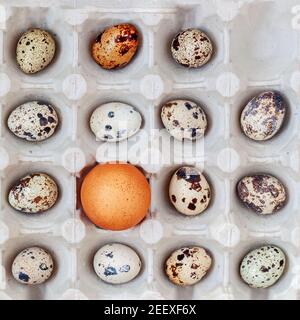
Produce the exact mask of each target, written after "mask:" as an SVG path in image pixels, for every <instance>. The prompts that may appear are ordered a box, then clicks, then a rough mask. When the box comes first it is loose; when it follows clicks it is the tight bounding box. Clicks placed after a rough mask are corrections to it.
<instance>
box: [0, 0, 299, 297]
mask: <svg viewBox="0 0 300 320" xmlns="http://www.w3.org/2000/svg"><path fill="white" fill-rule="evenodd" d="M121 22H131V23H133V24H135V25H136V26H137V27H138V29H139V31H140V34H141V38H142V41H141V46H140V49H139V52H138V54H137V56H136V57H135V58H134V60H133V61H132V63H130V64H129V65H128V66H127V67H125V68H123V69H120V70H114V71H106V70H103V69H101V68H100V67H99V66H97V65H96V64H95V62H94V61H93V59H92V58H91V55H90V44H91V41H92V40H93V39H94V38H95V37H96V36H97V35H98V34H99V33H100V32H101V30H103V29H104V28H105V27H107V26H109V25H112V24H117V23H121ZM29 27H40V28H44V29H47V30H49V31H50V32H52V33H53V34H54V35H55V39H56V41H57V44H58V52H57V55H56V58H55V61H54V62H53V63H52V64H51V65H50V66H49V67H48V68H46V69H45V70H43V71H42V72H40V73H37V74H35V75H26V74H23V73H22V72H21V71H20V70H19V68H18V66H17V64H16V61H15V47H16V42H17V40H18V38H19V36H20V35H21V34H22V33H23V32H24V31H26V30H27V29H28V28H29ZM188 27H196V28H200V29H203V30H204V31H206V32H207V33H208V35H209V36H210V38H211V39H212V40H213V42H214V45H215V49H216V50H215V54H214V57H213V59H212V60H211V61H210V63H208V64H207V65H206V66H204V67H203V68H201V69H195V70H189V69H187V68H184V67H182V66H180V65H178V64H176V62H175V61H174V60H173V59H172V57H171V54H170V42H171V40H172V38H173V36H174V35H176V34H177V33H178V32H179V31H180V30H182V29H185V28H188ZM299 60H300V5H299V1H298V0H286V1H281V0H273V1H272V0H268V1H263V0H262V1H259V0H245V1H238V0H215V1H209V0H190V1H189V0H181V1H179V0H175V1H174V0H172V1H171V0H170V1H168V0H164V1H163V0H161V1H158V0H144V1H138V0H132V1H116V0H110V1H104V0H103V1H101V0H97V1H96V0H94V1H92V0H77V1H76V0H75V1H72V0H63V1H58V0H46V1H44V0H40V1H33V0H31V1H30V0H22V1H16V0H10V1H8V0H7V1H4V0H1V1H0V104H1V107H0V112H1V114H0V117H1V132H0V179H1V180H0V188H1V207H0V299H298V298H300V204H299V201H300V197H299V195H300V193H299V192H300V191H299V190H300V172H299V168H300V163H299V161H300V157H299V144H300V135H299V123H300V112H299V110H300V103H299V98H300V70H299V66H300V61H299ZM269 89H272V90H278V91H280V92H281V93H282V94H283V95H284V96H285V98H286V100H287V101H288V107H289V112H288V117H287V119H286V121H285V124H284V128H283V130H282V131H281V132H280V134H278V135H277V136H276V137H274V138H273V139H271V140H270V141H266V142H263V143H256V142H253V141H251V140H249V139H248V138H247V137H246V136H244V135H243V134H242V132H241V129H240V125H239V116H240V112H241V109H242V108H243V107H244V106H245V104H246V103H247V101H248V100H249V99H250V98H251V97H253V96H254V95H256V94H257V93H260V92H262V91H264V90H269ZM175 98H187V99H190V100H194V101H197V102H199V103H200V104H201V105H202V106H203V108H204V109H205V112H206V114H207V116H208V120H209V130H208V132H207V135H206V136H205V139H202V140H199V141H197V142H193V143H186V144H184V146H183V144H182V143H180V142H178V141H174V140H173V139H171V140H170V139H169V135H168V134H167V133H166V132H161V131H160V130H161V129H163V125H162V123H161V120H160V108H161V106H162V104H163V103H164V102H166V101H168V100H169V99H175ZM32 99H39V100H43V101H48V102H50V103H52V104H53V105H54V106H55V107H56V109H57V111H58V112H59V116H60V127H59V130H58V131H57V132H56V134H55V135H54V136H53V137H52V138H50V139H49V140H46V141H44V142H41V143H36V144H35V143H28V142H24V141H22V140H20V139H17V138H16V137H15V136H13V135H12V134H11V133H10V132H9V131H8V128H7V126H6V120H7V117H8V114H9V113H10V111H11V110H12V109H13V108H15V107H16V106H18V105H19V104H21V103H23V102H26V101H29V100H32ZM111 101H121V102H125V103H129V104H132V105H133V106H135V107H136V108H137V109H138V110H139V111H140V112H141V114H142V116H143V127H142V130H141V131H140V132H139V133H138V134H137V135H136V136H134V137H132V138H130V139H129V140H128V141H124V142H121V143H119V144H118V145H117V150H116V144H107V143H103V142H99V141H96V140H95V137H94V136H93V134H92V132H91V131H90V129H89V125H88V119H89V117H90V115H91V112H92V110H93V109H94V108H95V107H96V106H98V105H100V104H102V103H105V102H111ZM154 129H156V130H154ZM168 141H169V142H168ZM169 150H171V151H169ZM115 160H121V161H128V162H131V163H133V164H136V165H138V166H139V167H141V168H142V169H143V170H144V172H145V174H146V176H147V178H148V179H149V182H150V184H151V188H152V204H151V209H150V211H149V214H148V216H147V218H146V219H145V220H144V221H143V222H142V223H141V224H140V225H138V226H136V227H135V228H132V229H130V230H126V231H122V232H111V231H105V230H101V229H98V228H96V227H95V226H94V225H93V224H92V223H91V222H90V221H89V220H88V219H87V218H86V217H85V215H84V214H83V212H82V210H81V208H80V201H78V199H77V191H78V189H79V187H78V185H79V184H80V181H81V178H82V175H83V172H84V168H86V167H88V166H90V165H93V164H94V163H95V162H96V161H97V162H100V163H102V162H107V161H115ZM184 164H187V165H195V166H197V167H198V168H201V169H202V170H203V171H204V173H205V175H206V176H207V179H208V180H209V182H210V183H211V186H212V195H213V199H212V203H211V205H210V206H209V208H208V209H207V210H206V211H205V212H204V213H203V214H201V215H199V216H196V217H185V216H183V215H180V214H179V213H177V212H176V211H175V209H173V207H172V206H171V205H170V203H169V200H168V183H169V180H170V177H171V175H172V173H173V172H174V171H175V170H176V169H177V168H178V167H180V166H181V165H184ZM37 171H43V172H46V173H49V174H51V175H52V176H53V177H54V178H55V179H56V181H57V182H58V184H59V187H60V198H59V201H58V203H57V204H56V205H55V206H54V207H53V208H52V209H50V210H49V211H48V212H46V213H44V214H41V215H24V214H20V213H18V212H16V211H14V210H13V209H12V208H11V207H10V206H9V204H8V201H7V193H8V190H9V187H10V186H11V184H12V183H13V182H14V181H15V180H17V179H18V178H19V177H21V176H24V175H25V174H27V173H30V172H37ZM258 172H264V173H270V174H273V175H275V176H276V177H278V178H280V179H281V180H282V181H283V182H284V183H285V185H286V187H287V189H288V193H289V199H288V203H287V205H286V206H285V207H284V208H283V209H282V210H281V211H280V212H279V213H277V214H275V215H271V216H269V217H261V216H259V215H256V214H253V213H252V212H250V211H249V210H247V209H246V208H245V207H244V206H243V205H242V204H240V202H239V201H238V199H237V196H236V192H235V188H236V183H237V181H238V180H239V179H240V178H241V177H243V176H244V175H246V174H250V173H258ZM111 241H114V242H122V243H125V244H128V245H130V246H132V247H133V248H135V249H136V250H137V252H138V253H139V255H140V256H141V258H142V260H143V270H142V272H141V274H140V275H139V276H138V277H137V278H136V279H135V280H133V281H132V282H130V283H127V284H124V285H115V286H113V285H109V284H106V283H104V282H102V281H101V280H100V279H99V278H97V276H96V274H95V273H94V271H93V269H92V259H93V256H94V254H95V252H96V250H97V249H98V248H100V247H101V246H102V245H104V244H106V243H108V242H111ZM266 243H272V244H275V245H278V246H280V247H281V248H282V249H283V250H284V251H285V253H286V255H287V258H288V265H287V269H286V272H285V274H284V276H283V277H282V278H281V279H280V281H278V283H276V284H275V285H274V286H272V287H270V288H269V289H260V290H257V289H251V288H250V287H248V286H247V285H246V284H245V283H243V282H242V280H241V279H240V277H239V272H238V270H239V263H240V260H241V258H242V257H243V256H244V255H245V254H246V253H247V252H248V251H249V250H250V249H253V248H255V247H257V246H258V245H262V244H266ZM192 244H195V245H200V246H204V247H206V248H207V249H209V250H210V251H211V253H212V254H213V257H214V264H213V268H212V270H211V271H210V272H209V274H208V275H207V277H205V279H203V281H201V282H200V283H198V284H197V285H195V286H193V287H186V288H182V287H178V286H175V285H173V284H172V283H170V282H169V281H168V279H167V278H166V276H165V274H164V271H163V265H164V261H165V259H166V258H167V257H168V255H169V254H170V253H171V252H172V251H173V250H175V249H177V248H180V247H182V246H186V245H192ZM31 245H40V246H42V247H45V248H47V249H48V250H49V251H50V252H51V253H52V254H53V256H54V259H55V262H56V271H55V273H54V275H53V277H52V278H51V279H50V280H49V281H48V282H46V283H45V284H43V285H40V286H25V285H21V284H19V283H17V282H16V281H15V280H14V279H13V278H12V275H11V263H12V260H13V258H14V257H15V255H16V254H17V253H18V252H19V251H20V250H21V249H23V248H25V247H28V246H31Z"/></svg>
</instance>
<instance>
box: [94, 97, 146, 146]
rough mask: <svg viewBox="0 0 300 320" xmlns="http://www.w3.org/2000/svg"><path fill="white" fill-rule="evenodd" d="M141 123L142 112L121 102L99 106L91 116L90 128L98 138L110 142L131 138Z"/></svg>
mask: <svg viewBox="0 0 300 320" xmlns="http://www.w3.org/2000/svg"><path fill="white" fill-rule="evenodd" d="M141 125H142V116H141V114H140V113H139V112H138V111H137V110H136V109H135V108H134V107H132V106H130V105H128V104H125V103H121V102H110V103H105V104H103V105H101V106H99V107H98V108H96V109H95V110H94V112H93V113H92V116H91V118H90V128H91V130H92V132H93V133H94V134H95V136H96V138H97V139H100V140H102V141H108V142H116V141H122V140H125V139H128V138H130V137H131V136H133V135H134V134H136V133H137V132H138V131H139V129H140V127H141Z"/></svg>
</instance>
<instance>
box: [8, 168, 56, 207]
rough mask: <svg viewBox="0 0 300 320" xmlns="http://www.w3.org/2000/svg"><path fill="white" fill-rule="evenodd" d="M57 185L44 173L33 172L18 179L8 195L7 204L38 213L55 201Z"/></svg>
mask: <svg viewBox="0 0 300 320" xmlns="http://www.w3.org/2000/svg"><path fill="white" fill-rule="evenodd" d="M57 197H58V187H57V184H56V183H55V181H54V180H53V179H52V178H51V177H50V176H49V175H47V174H45V173H33V174H30V175H27V176H25V177H23V178H21V179H20V181H19V182H18V183H17V184H16V185H14V186H13V187H12V188H11V189H10V191H9V195H8V202H9V204H10V205H11V206H12V207H13V208H14V209H16V210H18V211H21V212H24V213H40V212H44V211H46V210H48V209H50V208H51V207H52V206H53V205H54V204H55V203H56V201H57Z"/></svg>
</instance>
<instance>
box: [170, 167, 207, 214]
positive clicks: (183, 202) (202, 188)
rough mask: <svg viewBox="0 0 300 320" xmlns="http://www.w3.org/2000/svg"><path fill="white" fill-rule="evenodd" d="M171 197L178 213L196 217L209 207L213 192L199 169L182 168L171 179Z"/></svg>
mask: <svg viewBox="0 0 300 320" xmlns="http://www.w3.org/2000/svg"><path fill="white" fill-rule="evenodd" d="M169 197H170V201H171V203H172V204H173V206H174V207H175V208H176V210H177V211H178V212H180V213H182V214H184V215H187V216H195V215H197V214H200V213H201V212H203V211H204V210H205V209H206V208H207V207H208V205H209V202H210V199H211V190H210V186H209V184H208V182H207V180H206V178H205V177H204V175H203V174H202V173H201V172H200V171H199V170H198V169H196V168H194V167H181V168H179V169H178V170H177V171H176V172H175V173H174V174H173V176H172V178H171V181H170V185H169Z"/></svg>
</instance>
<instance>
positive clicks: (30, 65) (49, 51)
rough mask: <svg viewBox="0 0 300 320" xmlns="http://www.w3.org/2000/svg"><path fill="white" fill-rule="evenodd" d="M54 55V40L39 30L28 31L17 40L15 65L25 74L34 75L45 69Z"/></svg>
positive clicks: (48, 34) (45, 32)
mask: <svg viewBox="0 0 300 320" xmlns="http://www.w3.org/2000/svg"><path fill="white" fill-rule="evenodd" d="M54 54H55V40H54V39H53V37H52V36H51V34H50V33H49V32H47V31H45V30H41V29H29V30H28V31H26V32H25V33H24V34H23V35H22V36H21V37H20V39H19V41H18V44H17V49H16V58H17V63H18V65H19V66H20V68H21V70H22V71H23V72H25V73H28V74H29V73H36V72H39V71H41V70H42V69H44V68H46V67H47V66H48V65H49V64H50V63H51V61H52V59H53V57H54Z"/></svg>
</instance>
